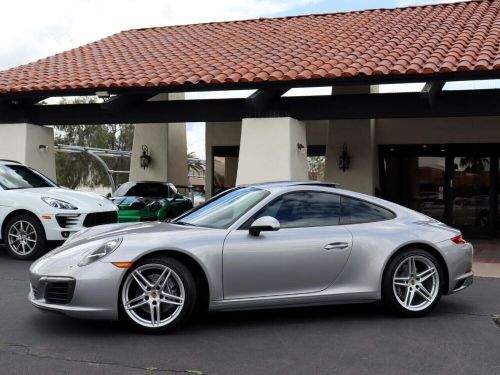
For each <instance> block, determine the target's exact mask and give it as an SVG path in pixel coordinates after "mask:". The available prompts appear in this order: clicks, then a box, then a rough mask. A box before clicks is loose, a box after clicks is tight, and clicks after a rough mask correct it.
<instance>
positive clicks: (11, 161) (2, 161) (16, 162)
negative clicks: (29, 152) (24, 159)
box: [0, 159, 22, 165]
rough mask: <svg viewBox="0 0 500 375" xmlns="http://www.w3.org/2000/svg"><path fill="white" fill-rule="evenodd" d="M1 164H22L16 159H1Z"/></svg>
mask: <svg viewBox="0 0 500 375" xmlns="http://www.w3.org/2000/svg"><path fill="white" fill-rule="evenodd" d="M0 164H3V165H8V164H19V165H22V164H21V163H20V162H18V161H15V160H9V159H0Z"/></svg>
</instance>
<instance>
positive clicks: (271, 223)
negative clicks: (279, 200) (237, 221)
mask: <svg viewBox="0 0 500 375" xmlns="http://www.w3.org/2000/svg"><path fill="white" fill-rule="evenodd" d="M279 229H280V222H279V221H278V220H276V219H275V218H274V217H271V216H262V217H259V218H258V219H257V220H255V221H254V222H253V223H252V225H250V229H249V232H250V234H251V235H252V236H258V235H259V234H260V232H275V231H277V230H279Z"/></svg>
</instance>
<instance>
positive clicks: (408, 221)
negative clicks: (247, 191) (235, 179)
mask: <svg viewBox="0 0 500 375" xmlns="http://www.w3.org/2000/svg"><path fill="white" fill-rule="evenodd" d="M256 186H258V187H260V188H263V189H267V190H269V191H270V193H271V194H270V195H269V196H267V197H266V198H265V199H264V200H263V201H261V202H259V203H258V204H257V205H255V206H254V207H253V208H252V209H251V210H249V211H248V212H247V213H246V214H245V215H243V216H242V217H241V218H240V219H239V220H237V221H236V222H235V223H234V224H233V225H231V227H229V228H228V229H209V228H199V227H189V226H181V225H178V224H173V223H139V224H125V225H123V224H121V225H120V224H118V225H105V226H101V227H95V228H91V229H89V230H88V231H86V232H85V233H83V234H81V235H80V236H76V237H75V238H74V239H70V240H69V241H68V242H67V243H66V244H65V245H63V250H64V249H66V250H64V251H62V252H59V253H57V252H58V251H59V250H58V249H56V250H55V252H53V253H49V254H48V255H47V256H45V257H43V258H41V259H40V260H38V261H37V262H35V263H34V264H33V265H32V267H31V268H30V279H31V282H32V284H33V285H36V283H37V282H38V280H39V278H40V277H44V276H51V277H55V276H63V277H73V278H75V280H76V287H75V296H74V298H73V301H72V302H71V303H70V304H69V305H49V304H46V303H45V302H44V301H43V300H35V299H34V297H33V294H32V293H31V294H30V300H31V302H32V303H33V304H34V305H35V306H37V307H40V308H45V309H52V310H57V311H61V312H64V313H66V314H67V315H71V316H76V317H85V318H97V319H116V318H117V317H118V305H117V301H118V294H119V288H120V285H121V282H122V280H123V277H124V275H125V274H126V272H127V270H124V269H120V268H117V267H115V266H114V265H112V264H111V263H112V262H134V261H137V260H138V259H140V258H142V257H144V256H146V255H147V254H151V253H155V252H161V251H174V252H179V253H183V254H186V255H188V256H189V257H191V258H192V259H193V260H194V261H196V262H197V263H198V264H199V265H200V267H201V269H202V270H203V272H204V273H205V276H206V278H207V281H208V286H209V301H210V306H209V308H210V309H211V310H231V309H249V308H264V307H284V306H300V305H305V304H307V305H313V304H335V303H354V302H369V301H376V300H378V299H380V297H381V280H382V276H383V271H384V269H385V266H386V265H387V262H388V261H389V260H390V258H391V256H393V255H394V254H395V253H396V252H397V251H398V250H400V249H401V248H403V247H407V246H415V244H420V245H419V246H422V245H424V246H427V247H428V248H429V249H433V251H435V252H436V254H438V255H439V256H441V257H442V258H443V259H444V260H445V263H446V269H447V271H448V274H449V279H450V283H449V285H448V288H447V290H446V292H447V293H452V292H453V291H454V286H455V285H456V282H457V281H459V280H461V279H463V278H470V277H471V275H472V272H467V270H469V269H470V268H471V267H472V246H471V245H470V244H468V243H467V244H463V245H457V244H455V243H453V242H452V241H451V240H450V239H451V238H452V237H454V236H456V235H457V234H459V231H458V230H456V229H453V228H450V227H448V226H446V225H444V224H441V223H438V222H436V221H435V220H433V219H430V218H428V217H426V216H424V215H422V214H419V213H417V212H414V211H412V210H409V209H407V208H404V207H401V206H398V205H396V204H394V203H391V202H387V201H384V200H381V199H378V198H374V197H370V196H366V195H364V194H359V193H354V192H350V191H347V190H342V189H333V188H331V187H327V186H305V185H297V184H294V183H290V182H288V183H270V184H261V185H256ZM300 190H314V191H326V192H330V193H332V192H333V193H336V194H340V195H346V196H350V197H355V198H359V199H363V200H365V201H368V202H371V203H374V204H377V205H380V206H382V207H385V208H387V209H389V210H391V211H393V212H394V213H395V214H396V215H397V217H396V218H395V219H392V220H387V221H381V222H375V223H366V224H352V225H339V226H332V227H316V228H297V229H285V228H281V229H280V230H278V231H276V232H262V233H261V234H260V236H259V237H255V236H251V235H250V234H249V232H248V231H247V230H238V228H239V227H240V226H241V225H242V224H243V223H245V222H246V221H247V220H248V219H249V218H250V217H251V216H252V215H253V214H254V213H256V212H257V211H258V210H259V209H260V208H261V207H263V206H265V205H266V204H267V203H269V202H270V201H271V200H273V199H274V198H276V197H277V196H279V195H281V194H283V193H285V192H290V191H300ZM117 236H122V237H123V241H122V244H121V245H120V247H119V248H118V249H117V250H115V251H114V252H113V253H111V254H109V255H108V256H106V257H105V258H103V259H101V260H99V261H97V262H95V263H92V264H90V265H88V266H84V267H78V266H77V263H78V262H79V260H80V259H81V257H82V256H83V253H84V252H85V251H88V250H89V249H90V247H89V246H92V244H93V243H94V242H99V241H102V240H105V239H108V238H114V237H117ZM339 242H340V243H344V242H345V243H347V244H348V246H347V247H346V248H345V249H329V250H328V249H325V248H324V246H325V245H328V244H332V243H335V244H336V243H339ZM466 286H467V285H466Z"/></svg>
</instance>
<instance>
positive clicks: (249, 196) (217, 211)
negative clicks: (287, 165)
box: [174, 187, 269, 229]
mask: <svg viewBox="0 0 500 375" xmlns="http://www.w3.org/2000/svg"><path fill="white" fill-rule="evenodd" d="M268 195H269V192H268V191H267V190H262V189H257V188H253V187H243V188H236V189H232V190H228V191H226V192H224V193H222V194H219V195H217V196H216V197H214V198H212V199H210V200H209V201H207V202H206V203H205V204H203V205H201V206H199V207H198V208H196V209H194V210H193V211H190V212H188V213H187V214H185V215H183V216H181V217H179V218H177V219H176V220H175V221H174V223H176V224H184V225H186V224H187V225H194V226H200V227H209V228H217V229H227V228H229V227H230V226H231V225H232V224H233V223H234V222H235V221H236V220H238V219H239V218H240V217H241V216H242V215H243V214H244V213H245V212H247V211H248V210H249V209H250V208H252V207H253V206H255V205H256V204H257V203H258V202H260V201H261V200H262V199H264V198H265V197H266V196H268Z"/></svg>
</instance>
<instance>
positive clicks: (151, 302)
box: [119, 256, 196, 333]
mask: <svg viewBox="0 0 500 375" xmlns="http://www.w3.org/2000/svg"><path fill="white" fill-rule="evenodd" d="M119 301H120V310H121V311H120V313H121V317H122V318H123V319H124V320H125V321H126V323H128V325H129V326H131V327H132V328H134V329H136V330H138V331H141V332H144V333H162V332H165V331H168V330H171V329H174V328H176V327H178V326H179V325H180V324H182V323H183V322H185V321H186V320H187V319H188V318H189V317H190V316H191V314H192V312H193V308H194V306H195V302H196V283H195V280H194V278H193V275H192V274H191V272H190V271H189V269H188V268H187V267H186V266H185V265H184V264H183V263H181V262H179V261H178V260H177V259H174V258H172V257H169V256H156V257H153V258H149V259H145V260H142V261H139V262H138V263H137V264H136V265H135V266H134V268H132V269H131V270H130V271H129V273H128V274H127V276H126V277H125V279H124V281H123V283H122V287H121V292H120V298H119Z"/></svg>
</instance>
